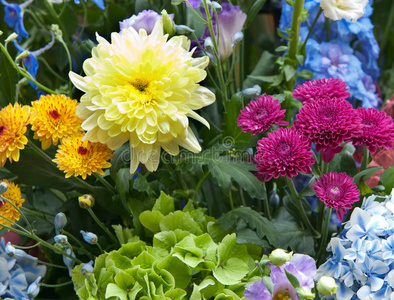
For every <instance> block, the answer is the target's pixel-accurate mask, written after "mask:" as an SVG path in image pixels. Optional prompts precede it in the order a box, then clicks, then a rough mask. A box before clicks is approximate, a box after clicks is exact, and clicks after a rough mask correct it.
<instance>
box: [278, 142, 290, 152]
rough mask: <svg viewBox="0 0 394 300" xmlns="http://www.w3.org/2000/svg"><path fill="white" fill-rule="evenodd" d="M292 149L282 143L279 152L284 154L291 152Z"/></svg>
mask: <svg viewBox="0 0 394 300" xmlns="http://www.w3.org/2000/svg"><path fill="white" fill-rule="evenodd" d="M290 148H291V147H290V145H289V144H286V143H281V144H279V147H278V149H279V151H280V152H281V153H284V154H286V153H288V152H289V151H290Z"/></svg>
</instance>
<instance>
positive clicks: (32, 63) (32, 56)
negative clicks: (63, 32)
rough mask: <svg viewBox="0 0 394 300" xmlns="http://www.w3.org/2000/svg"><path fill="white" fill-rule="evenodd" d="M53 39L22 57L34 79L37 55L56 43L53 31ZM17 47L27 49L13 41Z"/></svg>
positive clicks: (20, 50) (19, 49)
mask: <svg viewBox="0 0 394 300" xmlns="http://www.w3.org/2000/svg"><path fill="white" fill-rule="evenodd" d="M0 1H1V0H0ZM51 35H52V39H51V41H50V42H49V43H48V44H47V45H45V46H44V47H42V48H40V49H38V50H35V51H31V52H30V53H29V55H28V56H26V57H24V58H22V59H21V61H22V63H23V66H24V67H25V68H26V70H27V71H28V72H29V73H30V75H31V76H32V77H33V79H34V80H36V75H37V71H38V60H37V56H39V55H41V54H42V53H44V52H45V51H47V50H48V49H50V48H52V46H53V44H54V43H55V36H54V35H53V32H52V31H51ZM13 42H14V45H15V48H16V49H17V50H18V52H19V53H22V52H23V51H25V50H26V49H24V48H23V47H22V46H20V45H19V44H18V43H17V42H16V41H15V40H14V41H13ZM29 84H30V85H31V86H32V87H33V88H34V89H37V86H36V85H35V84H34V83H32V82H31V81H29Z"/></svg>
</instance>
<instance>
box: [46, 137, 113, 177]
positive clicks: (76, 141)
mask: <svg viewBox="0 0 394 300" xmlns="http://www.w3.org/2000/svg"><path fill="white" fill-rule="evenodd" d="M82 138H83V135H75V136H71V137H66V138H64V139H63V140H62V144H61V145H60V146H59V149H58V150H57V153H56V157H55V159H54V160H53V161H54V162H55V163H57V166H58V168H59V169H60V170H62V171H64V172H65V173H66V178H68V177H71V176H72V175H74V176H78V175H81V176H82V178H83V179H85V178H86V176H87V175H89V176H90V175H92V172H96V173H99V174H101V175H104V172H103V169H104V168H109V167H110V166H111V163H110V162H108V161H107V160H109V159H110V158H111V157H112V156H113V154H112V150H111V149H109V148H108V147H107V146H106V145H104V144H101V143H92V142H90V141H87V140H86V141H82Z"/></svg>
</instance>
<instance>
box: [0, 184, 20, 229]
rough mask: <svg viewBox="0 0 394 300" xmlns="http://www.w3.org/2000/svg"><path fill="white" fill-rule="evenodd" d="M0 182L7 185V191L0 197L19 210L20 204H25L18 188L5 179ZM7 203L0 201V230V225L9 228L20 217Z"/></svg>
mask: <svg viewBox="0 0 394 300" xmlns="http://www.w3.org/2000/svg"><path fill="white" fill-rule="evenodd" d="M0 182H5V183H6V184H7V185H8V189H7V191H6V192H5V193H3V194H2V195H1V196H2V197H4V198H6V199H7V200H8V201H10V202H11V203H12V204H14V205H15V206H16V207H17V208H18V209H19V208H20V207H21V206H22V203H23V202H25V199H23V198H22V193H21V190H20V188H19V186H18V185H17V184H15V183H13V182H9V181H8V180H7V179H4V180H1V181H0ZM8 201H6V200H3V199H0V229H1V227H2V226H1V225H5V226H11V225H12V223H14V222H15V221H17V220H19V217H20V213H19V211H18V210H17V209H16V208H15V207H13V206H12V205H11V204H10V203H9V202H8Z"/></svg>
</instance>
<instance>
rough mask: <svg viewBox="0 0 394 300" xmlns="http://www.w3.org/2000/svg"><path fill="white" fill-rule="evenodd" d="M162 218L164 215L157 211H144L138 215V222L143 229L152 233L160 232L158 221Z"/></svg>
mask: <svg viewBox="0 0 394 300" xmlns="http://www.w3.org/2000/svg"><path fill="white" fill-rule="evenodd" d="M163 218H164V215H163V214H162V213H161V212H160V211H158V210H153V211H150V210H146V211H144V212H142V213H141V214H140V215H139V220H140V222H141V224H142V226H144V227H145V228H147V229H149V230H150V231H152V232H153V233H157V232H159V231H160V221H161V220H162V219H163Z"/></svg>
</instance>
